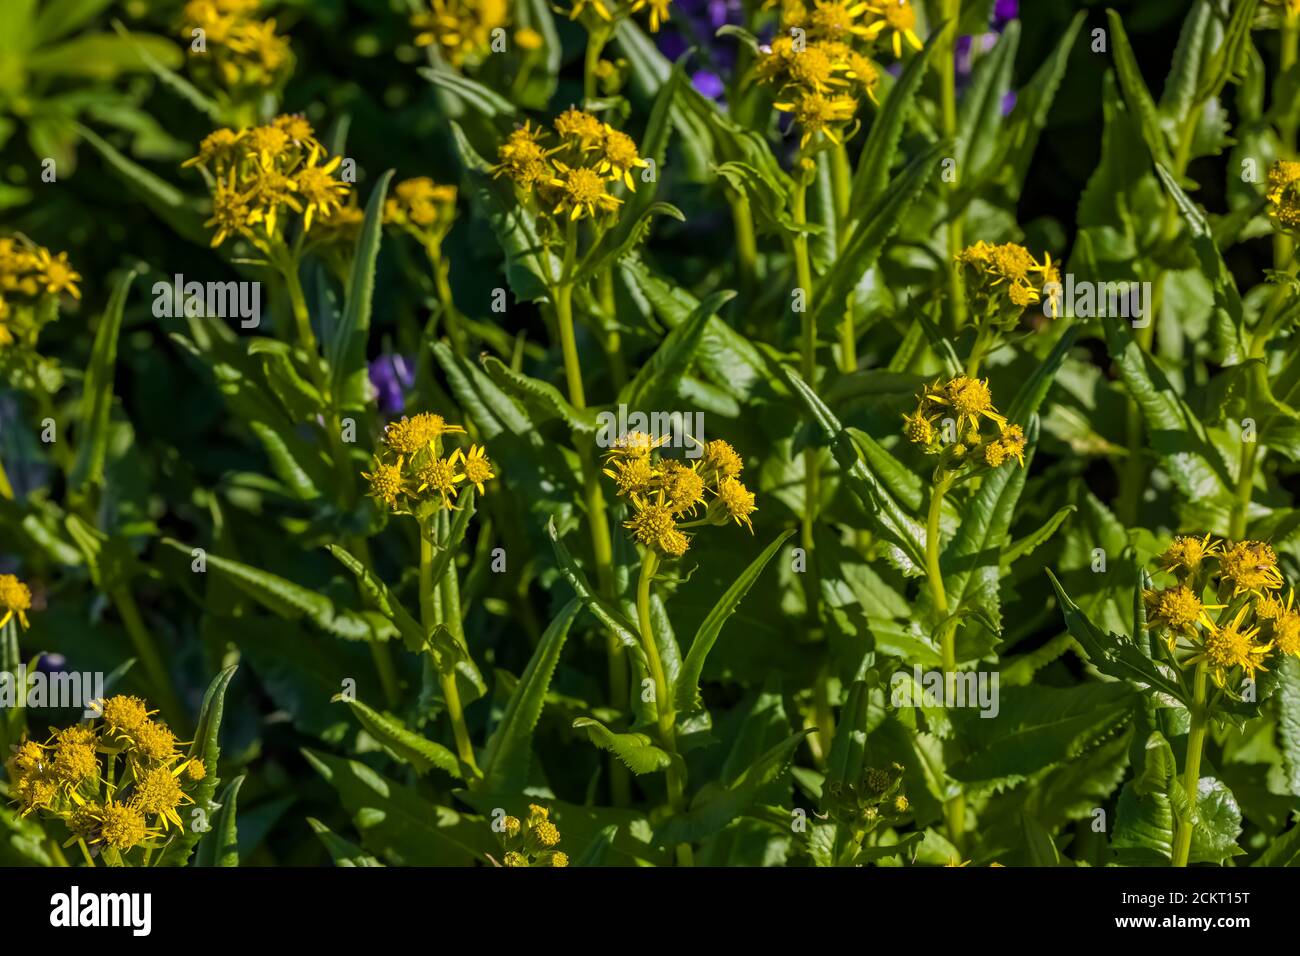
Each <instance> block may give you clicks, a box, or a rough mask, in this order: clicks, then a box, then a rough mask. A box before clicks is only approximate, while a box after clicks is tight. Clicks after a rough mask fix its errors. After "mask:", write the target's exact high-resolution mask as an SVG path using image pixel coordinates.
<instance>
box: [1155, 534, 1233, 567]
mask: <svg viewBox="0 0 1300 956" xmlns="http://www.w3.org/2000/svg"><path fill="white" fill-rule="evenodd" d="M1222 550H1223V542H1221V541H1211V540H1210V536H1209V535H1208V534H1207V535H1206V536H1205V537H1204V538H1197V537H1195V536H1191V535H1179V536H1178V537H1176V538H1174V540H1173V543H1172V544H1170V545H1169V547H1168V549H1166V551H1165V553H1164V554H1162V555H1161V556H1160V567H1161V569H1162V570H1165V571H1172V572H1174V573H1175V574H1177V575H1178V577H1179V578H1186V577H1188V576H1192V577H1195V576H1196V575H1197V574H1198V573H1200V570H1201V565H1202V564H1203V563H1204V562H1205V559H1206V558H1213V557H1217V556H1218V555H1219V553H1220V552H1222Z"/></svg>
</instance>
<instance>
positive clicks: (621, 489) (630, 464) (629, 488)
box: [604, 457, 655, 498]
mask: <svg viewBox="0 0 1300 956" xmlns="http://www.w3.org/2000/svg"><path fill="white" fill-rule="evenodd" d="M604 471H605V474H606V475H608V476H609V477H610V478H613V479H614V484H615V485H616V486H617V487H618V493H619V495H620V496H622V497H624V498H627V497H630V496H632V495H642V494H645V493H646V492H647V491H649V490H650V486H651V484H653V483H654V480H655V472H654V469H653V468H652V467H651V466H650V459H649V458H640V457H633V458H622V459H617V460H614V461H613V462H611V467H609V468H606V469H605V470H604Z"/></svg>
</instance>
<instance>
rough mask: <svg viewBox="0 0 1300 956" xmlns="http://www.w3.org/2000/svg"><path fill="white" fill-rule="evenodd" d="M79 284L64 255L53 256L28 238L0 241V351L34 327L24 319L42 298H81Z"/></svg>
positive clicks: (34, 325) (78, 279) (34, 326)
mask: <svg viewBox="0 0 1300 956" xmlns="http://www.w3.org/2000/svg"><path fill="white" fill-rule="evenodd" d="M80 281H81V276H80V275H79V274H78V273H77V272H76V271H74V270H73V268H72V266H71V265H70V264H69V263H68V254H67V253H66V252H60V253H59V254H58V255H57V256H56V255H53V254H52V253H51V252H50V250H49V249H46V248H45V247H44V246H38V245H36V244H35V243H33V242H31V241H29V240H27V239H23V238H0V348H3V347H4V346H6V345H11V344H12V343H13V342H14V340H15V339H17V338H18V337H19V336H20V335H21V334H23V333H25V332H26V331H27V330H28V328H29V326H30V328H32V329H35V328H36V327H37V324H36V323H33V322H29V321H27V320H26V319H25V316H27V314H28V313H30V311H31V308H32V307H33V306H34V305H36V304H37V302H38V301H39V300H40V299H42V298H43V297H45V296H53V295H59V294H60V293H63V292H66V293H68V295H70V296H72V297H73V298H74V299H80V298H81V290H79V289H78V288H77V283H78V282H80Z"/></svg>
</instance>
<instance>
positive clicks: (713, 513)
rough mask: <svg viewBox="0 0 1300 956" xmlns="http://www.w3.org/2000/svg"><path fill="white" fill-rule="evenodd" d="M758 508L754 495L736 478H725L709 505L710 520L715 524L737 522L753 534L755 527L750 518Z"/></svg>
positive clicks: (719, 483) (719, 484)
mask: <svg viewBox="0 0 1300 956" xmlns="http://www.w3.org/2000/svg"><path fill="white" fill-rule="evenodd" d="M757 510H758V508H757V507H756V506H755V504H754V493H753V492H752V491H750V490H749V489H748V488H746V487H745V485H744V483H743V482H741V481H740V480H739V479H736V478H723V479H722V480H721V481H720V482H718V492H717V497H715V498H714V499H713V501H712V502H710V503H709V510H708V515H707V517H708V519H709V520H710V521H712V522H713V523H714V524H726V523H727V522H728V521H735V522H736V524H739V525H744V526H745V527H746V528H748V529H749V531H750V533H751V534H752V533H753V531H754V525H753V524H752V523H751V522H750V518H749V516H750V515H752V514H753V513H754V512H755V511H757Z"/></svg>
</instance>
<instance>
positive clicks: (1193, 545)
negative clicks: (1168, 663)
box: [1143, 534, 1300, 687]
mask: <svg viewBox="0 0 1300 956" xmlns="http://www.w3.org/2000/svg"><path fill="white" fill-rule="evenodd" d="M1161 569H1162V570H1164V571H1166V572H1170V573H1172V574H1173V575H1174V576H1175V578H1176V579H1177V582H1178V583H1177V584H1175V585H1173V586H1172V587H1167V588H1162V589H1158V590H1157V589H1148V590H1147V591H1145V592H1144V593H1143V599H1144V603H1145V605H1146V613H1147V625H1148V626H1149V627H1150V628H1151V629H1152V630H1153V631H1154V632H1156V633H1157V634H1159V635H1160V636H1161V637H1162V638H1163V639H1164V641H1165V645H1166V646H1167V647H1168V648H1169V653H1170V654H1171V655H1173V656H1174V659H1175V661H1176V662H1177V663H1178V664H1179V666H1189V665H1198V664H1204V665H1205V666H1206V668H1208V670H1209V672H1210V674H1211V675H1212V676H1213V678H1214V682H1215V683H1216V684H1218V685H1219V686H1220V687H1223V686H1224V682H1225V680H1226V678H1227V675H1228V673H1229V672H1230V671H1232V670H1233V669H1234V668H1238V667H1239V668H1241V670H1242V672H1243V673H1244V674H1245V676H1246V677H1249V678H1253V677H1254V676H1255V672H1256V671H1266V670H1268V668H1267V667H1265V666H1264V660H1265V659H1266V658H1267V657H1268V655H1269V654H1270V653H1271V652H1272V651H1274V650H1276V651H1277V652H1278V653H1279V654H1282V655H1286V654H1294V655H1296V656H1297V657H1300V612H1298V611H1297V610H1296V608H1295V606H1294V605H1295V591H1294V589H1292V590H1289V591H1288V593H1287V596H1286V599H1285V600H1283V599H1282V597H1281V594H1280V592H1281V589H1282V588H1283V587H1284V586H1285V584H1286V581H1285V580H1284V579H1283V577H1282V573H1281V572H1280V571H1279V570H1278V567H1277V555H1276V554H1275V553H1274V551H1273V549H1272V547H1270V546H1269V545H1267V544H1265V543H1264V542H1262V541H1238V542H1235V543H1233V542H1228V541H1215V540H1212V539H1211V537H1210V536H1209V535H1208V534H1207V535H1206V536H1205V537H1204V538H1197V537H1194V536H1180V537H1177V538H1175V539H1174V541H1173V543H1172V544H1171V545H1170V546H1169V549H1168V550H1167V551H1166V552H1165V553H1164V555H1162V557H1161ZM1207 591H1208V592H1209V593H1210V594H1211V595H1212V597H1211V598H1210V600H1211V601H1213V602H1214V603H1205V601H1206V592H1207ZM1210 611H1220V612H1222V613H1221V614H1219V615H1218V620H1213V619H1212V618H1211V615H1210V614H1209V612H1210ZM1189 650H1190V651H1191V653H1190V654H1184V655H1183V656H1182V657H1180V656H1179V654H1180V653H1181V652H1184V651H1189Z"/></svg>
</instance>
